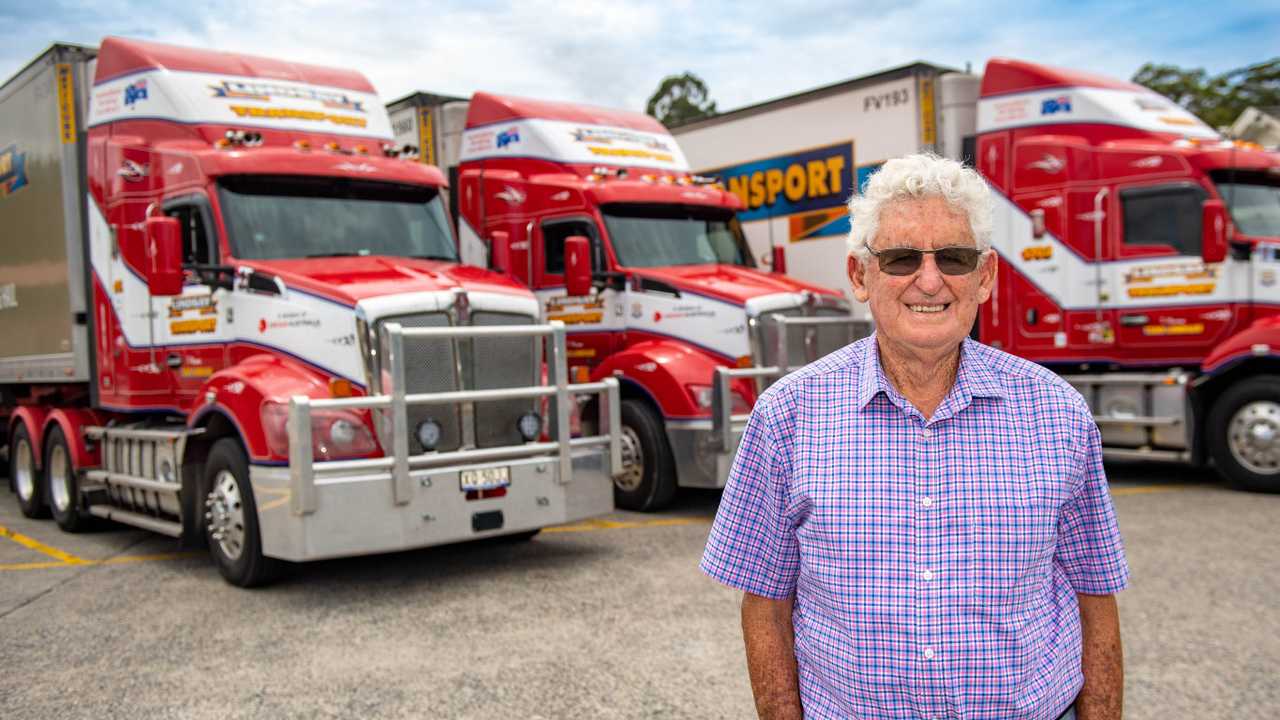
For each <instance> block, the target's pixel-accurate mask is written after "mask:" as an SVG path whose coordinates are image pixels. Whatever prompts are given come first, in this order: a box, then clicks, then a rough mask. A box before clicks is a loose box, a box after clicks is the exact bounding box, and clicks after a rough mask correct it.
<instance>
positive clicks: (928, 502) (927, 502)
mask: <svg viewBox="0 0 1280 720" xmlns="http://www.w3.org/2000/svg"><path fill="white" fill-rule="evenodd" d="M920 504H921V505H923V506H925V507H932V506H933V498H931V497H923V498H920Z"/></svg>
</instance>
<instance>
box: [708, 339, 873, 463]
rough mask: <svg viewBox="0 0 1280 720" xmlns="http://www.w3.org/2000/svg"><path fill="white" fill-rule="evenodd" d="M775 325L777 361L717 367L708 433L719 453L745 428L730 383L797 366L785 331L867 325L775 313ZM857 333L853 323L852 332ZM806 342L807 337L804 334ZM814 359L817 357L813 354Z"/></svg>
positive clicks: (730, 446)
mask: <svg viewBox="0 0 1280 720" xmlns="http://www.w3.org/2000/svg"><path fill="white" fill-rule="evenodd" d="M771 320H772V321H773V322H776V323H777V325H778V333H777V337H776V338H775V348H774V356H775V357H777V358H778V360H779V364H777V365H770V366H768V367H749V368H729V367H718V368H716V369H715V374H714V376H713V378H712V380H713V381H712V383H711V435H712V445H713V447H715V449H716V450H718V451H719V452H722V453H732V452H734V451H735V450H736V448H737V439H738V438H739V437H741V435H742V431H743V430H744V429H745V428H746V425H747V418H749V417H750V414H738V415H735V414H733V396H732V394H731V393H730V390H729V385H730V383H731V382H732V381H733V380H735V379H737V378H756V379H761V378H780V377H782V376H783V375H786V374H787V373H789V372H791V370H793V369H795V368H798V367H800V366H799V365H791V364H790V360H791V357H790V345H789V343H788V338H787V334H788V331H789V329H790V328H795V329H800V330H807V329H809V328H813V327H817V326H820V325H850V326H858V325H867V326H868V329H869V323H867V322H866V321H863V320H855V319H853V318H852V317H849V316H811V315H809V316H799V317H792V316H786V315H775V316H773V317H772V318H771ZM852 334H853V335H854V337H857V332H856V327H855V331H854V332H853V333H852ZM806 344H809V337H808V336H806ZM814 359H815V360H816V359H817V358H814Z"/></svg>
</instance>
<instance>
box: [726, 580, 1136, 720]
mask: <svg viewBox="0 0 1280 720" xmlns="http://www.w3.org/2000/svg"><path fill="white" fill-rule="evenodd" d="M1076 600H1077V602H1078V603H1079V604H1080V625H1081V631H1082V635H1083V642H1082V655H1081V658H1080V664H1081V667H1082V669H1083V671H1084V688H1083V689H1081V690H1080V696H1079V697H1078V698H1077V699H1076V717H1077V718H1078V719H1079V720H1120V712H1121V708H1122V706H1123V702H1124V653H1123V652H1122V651H1121V648H1120V613H1119V612H1118V611H1117V609H1116V596H1115V595H1085V594H1083V593H1077V594H1076ZM745 617H746V605H745V604H744V605H743V618H744V620H745ZM754 680H755V675H754V673H753V674H752V681H753V682H754Z"/></svg>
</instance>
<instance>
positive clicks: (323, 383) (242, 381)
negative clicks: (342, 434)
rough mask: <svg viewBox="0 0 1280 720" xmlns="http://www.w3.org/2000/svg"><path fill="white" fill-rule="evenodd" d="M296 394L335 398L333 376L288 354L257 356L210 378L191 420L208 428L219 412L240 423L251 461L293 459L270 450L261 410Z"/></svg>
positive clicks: (237, 426)
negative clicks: (332, 392) (330, 383)
mask: <svg viewBox="0 0 1280 720" xmlns="http://www.w3.org/2000/svg"><path fill="white" fill-rule="evenodd" d="M294 395H306V396H307V397H311V398H327V397H330V393H329V382H328V378H327V377H326V376H325V375H323V374H322V373H318V372H316V371H314V370H312V369H310V368H309V367H307V366H306V365H303V364H302V363H299V362H295V361H293V360H291V359H289V358H283V357H279V356H275V355H267V354H262V355H253V356H251V357H248V358H246V359H245V360H243V361H242V362H240V363H238V364H236V365H233V366H232V367H229V368H224V369H223V370H220V371H218V372H217V373H214V374H213V376H211V377H210V378H209V380H208V381H207V382H206V383H205V384H204V387H203V388H201V393H200V397H201V398H202V400H201V404H200V406H199V408H198V409H196V410H195V411H194V412H192V413H191V416H190V419H189V420H188V421H187V424H188V427H192V428H200V427H207V426H209V425H210V423H211V422H212V421H213V418H214V417H215V416H219V415H220V416H222V417H224V418H225V419H226V420H228V421H229V422H230V423H231V424H232V425H233V426H234V427H235V429H236V430H237V432H238V433H239V435H240V440H241V442H242V443H244V447H245V450H246V452H248V454H249V458H250V460H254V461H274V462H280V461H284V460H288V458H287V457H281V456H278V455H275V454H273V453H272V452H271V450H270V448H269V446H268V443H267V436H266V432H265V430H264V428H263V426H262V415H261V413H262V404H263V403H264V402H266V401H277V402H282V403H285V404H287V403H288V402H289V398H290V397H292V396H294Z"/></svg>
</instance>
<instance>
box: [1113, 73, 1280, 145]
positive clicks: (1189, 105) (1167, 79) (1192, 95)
mask: <svg viewBox="0 0 1280 720" xmlns="http://www.w3.org/2000/svg"><path fill="white" fill-rule="evenodd" d="M1133 81H1134V82H1135V83H1137V84H1139V85H1143V86H1146V87H1148V88H1151V89H1152V90H1154V91H1156V92H1158V93H1160V94H1161V95H1164V96H1165V97H1167V98H1169V99H1170V100H1172V101H1174V102H1176V103H1178V104H1179V105H1181V106H1182V107H1184V108H1186V109H1187V111H1189V112H1190V113H1192V114H1193V115H1195V116H1197V117H1199V118H1200V119H1201V120H1203V121H1205V122H1206V123H1208V124H1209V125H1211V126H1213V127H1215V128H1216V127H1222V126H1224V125H1230V124H1231V123H1233V122H1235V119H1236V118H1237V117H1239V116H1240V113H1242V112H1244V110H1245V108H1248V107H1249V106H1251V105H1252V106H1254V107H1259V108H1265V107H1275V106H1277V105H1280V57H1275V58H1272V59H1270V60H1267V61H1265V62H1261V63H1258V64H1256V65H1249V66H1246V67H1242V68H1237V69H1235V70H1228V71H1227V72H1224V73H1222V74H1220V75H1210V74H1209V73H1207V72H1205V70H1204V68H1192V69H1189V70H1186V69H1183V68H1180V67H1178V66H1177V65H1157V64H1155V63H1146V64H1145V65H1143V66H1142V67H1140V68H1138V72H1136V73H1134V75H1133Z"/></svg>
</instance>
